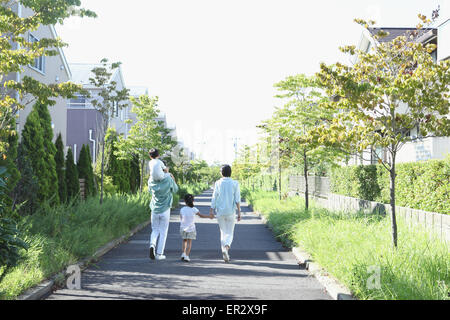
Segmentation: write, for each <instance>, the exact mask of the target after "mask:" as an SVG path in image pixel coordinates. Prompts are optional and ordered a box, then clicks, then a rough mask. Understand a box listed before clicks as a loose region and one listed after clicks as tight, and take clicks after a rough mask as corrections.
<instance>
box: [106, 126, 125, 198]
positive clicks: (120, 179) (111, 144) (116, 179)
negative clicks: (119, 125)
mask: <svg viewBox="0 0 450 320" xmlns="http://www.w3.org/2000/svg"><path fill="white" fill-rule="evenodd" d="M105 141H106V143H107V145H106V150H105V163H104V165H105V167H104V170H105V172H104V173H105V176H108V177H110V178H111V179H112V183H113V185H114V186H115V189H116V191H117V192H119V193H129V192H130V191H131V188H130V182H131V165H130V162H131V160H129V159H127V158H119V157H118V156H117V154H118V152H117V150H118V144H119V135H118V134H117V132H116V131H115V130H114V129H113V128H109V129H108V131H107V133H106V137H105Z"/></svg>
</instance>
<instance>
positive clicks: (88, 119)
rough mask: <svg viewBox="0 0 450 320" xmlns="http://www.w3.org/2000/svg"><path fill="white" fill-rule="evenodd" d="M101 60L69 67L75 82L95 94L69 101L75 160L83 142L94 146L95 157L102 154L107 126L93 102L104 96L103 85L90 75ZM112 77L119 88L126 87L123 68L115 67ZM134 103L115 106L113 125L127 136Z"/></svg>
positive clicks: (69, 141) (69, 134)
mask: <svg viewBox="0 0 450 320" xmlns="http://www.w3.org/2000/svg"><path fill="white" fill-rule="evenodd" d="M101 66H102V65H99V64H86V63H74V64H70V65H69V67H70V69H71V72H72V82H74V83H76V84H79V85H82V86H83V88H84V89H85V90H87V91H89V93H90V95H91V97H90V98H88V97H85V96H81V95H79V96H77V97H76V98H75V99H70V100H69V101H67V102H66V110H67V146H68V147H70V148H72V150H73V153H74V158H75V162H76V161H77V159H78V157H79V154H80V151H81V148H82V146H83V145H88V146H89V148H90V150H91V158H92V161H93V163H95V161H96V159H97V156H98V154H99V148H100V146H101V144H102V142H103V137H104V135H105V132H106V130H105V129H106V128H104V127H103V126H104V124H103V123H104V122H103V116H102V114H101V113H100V112H99V111H97V110H96V109H95V108H94V106H93V105H92V102H91V101H92V100H93V99H100V98H99V97H98V94H99V92H100V89H99V88H96V87H95V86H93V85H92V84H91V83H90V80H89V79H90V78H93V77H94V74H93V73H92V69H94V68H95V67H101ZM110 81H115V82H116V84H117V86H116V88H117V90H122V89H124V88H125V82H124V80H123V75H122V70H121V68H120V67H119V68H117V69H115V71H114V72H113V74H112V76H111V79H110ZM130 109H131V104H130V102H129V101H128V102H127V103H126V106H125V107H124V108H122V109H118V108H116V109H114V111H113V112H112V114H111V115H110V121H109V127H111V128H114V129H115V130H116V131H117V132H118V133H119V135H122V136H124V137H125V138H126V137H127V134H128V131H129V128H130V127H129V124H128V123H127V122H126V120H127V119H128V117H129V114H130Z"/></svg>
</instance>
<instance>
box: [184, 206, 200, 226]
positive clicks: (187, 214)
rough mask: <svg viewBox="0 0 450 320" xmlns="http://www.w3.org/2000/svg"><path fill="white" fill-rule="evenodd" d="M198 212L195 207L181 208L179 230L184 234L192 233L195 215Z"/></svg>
mask: <svg viewBox="0 0 450 320" xmlns="http://www.w3.org/2000/svg"><path fill="white" fill-rule="evenodd" d="M197 212H199V210H198V209H197V208H196V207H193V208H191V207H187V206H186V207H183V208H181V210H180V217H181V223H180V230H181V231H186V232H194V231H195V222H194V221H195V215H196V214H197Z"/></svg>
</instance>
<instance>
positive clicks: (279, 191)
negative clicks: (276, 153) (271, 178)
mask: <svg viewBox="0 0 450 320" xmlns="http://www.w3.org/2000/svg"><path fill="white" fill-rule="evenodd" d="M278 194H279V196H280V200H281V164H280V163H279V164H278Z"/></svg>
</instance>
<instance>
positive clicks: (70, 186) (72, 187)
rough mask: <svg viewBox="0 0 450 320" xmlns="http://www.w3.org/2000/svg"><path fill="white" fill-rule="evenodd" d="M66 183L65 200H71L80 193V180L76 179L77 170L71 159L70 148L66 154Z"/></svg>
mask: <svg viewBox="0 0 450 320" xmlns="http://www.w3.org/2000/svg"><path fill="white" fill-rule="evenodd" d="M66 184H67V200H72V199H74V198H75V197H76V196H78V194H79V193H80V180H79V179H78V170H77V166H76V165H75V163H74V160H73V152H72V149H71V148H69V150H68V151H67V156H66Z"/></svg>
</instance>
